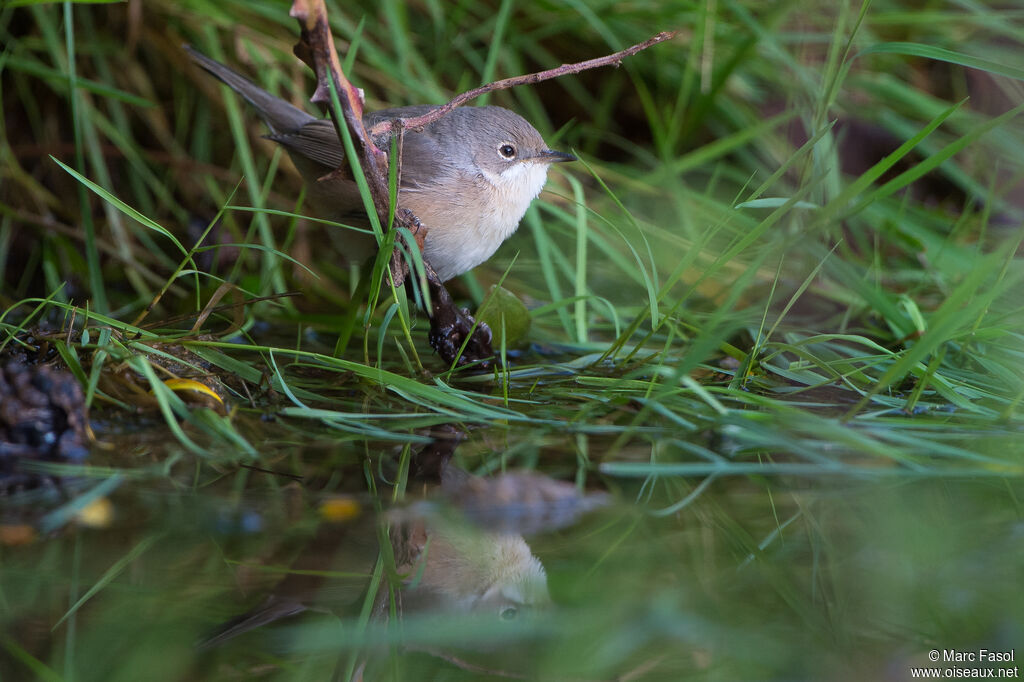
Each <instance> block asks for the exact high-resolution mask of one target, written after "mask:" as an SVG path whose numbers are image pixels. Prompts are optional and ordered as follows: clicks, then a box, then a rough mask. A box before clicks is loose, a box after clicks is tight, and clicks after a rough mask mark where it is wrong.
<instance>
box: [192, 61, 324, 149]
mask: <svg viewBox="0 0 1024 682" xmlns="http://www.w3.org/2000/svg"><path fill="white" fill-rule="evenodd" d="M182 47H184V48H185V51H186V52H188V54H189V56H190V57H192V60H193V61H195V63H196V64H198V65H199V66H201V67H203V68H204V69H206V70H207V71H209V72H210V73H211V74H213V75H214V76H216V77H217V78H218V79H220V80H221V81H222V82H223V83H224V84H225V85H227V86H228V87H229V88H231V89H232V90H234V91H235V92H237V93H238V94H239V95H241V96H242V97H244V98H245V100H246V101H247V102H249V104H251V105H253V106H254V107H255V108H256V111H258V112H259V114H260V116H261V117H262V118H263V120H264V121H265V122H266V124H267V125H268V126H269V127H270V132H272V133H273V134H275V135H280V134H284V133H291V132H295V131H296V130H298V129H299V128H301V127H302V126H304V125H306V124H307V123H309V122H310V121H314V120H316V119H315V118H314V117H313V116H310V115H309V114H307V113H306V112H305V111H303V110H302V109H299V108H298V107H295V106H292V105H291V104H289V103H288V102H286V101H284V100H283V99H281V98H280V97H275V96H274V95H271V94H270V93H269V92H267V91H266V90H264V89H263V88H261V87H260V86H258V85H256V84H255V83H253V82H252V81H251V80H249V79H248V78H246V77H245V76H243V75H242V74H240V73H238V72H237V71H235V70H234V69H231V68H229V67H227V66H224V65H223V64H221V63H220V62H218V61H216V60H214V59H210V58H209V57H207V56H206V55H205V54H203V53H202V52H199V51H197V50H196V49H195V48H193V47H192V46H191V45H183V46H182Z"/></svg>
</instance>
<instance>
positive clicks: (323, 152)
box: [269, 119, 345, 170]
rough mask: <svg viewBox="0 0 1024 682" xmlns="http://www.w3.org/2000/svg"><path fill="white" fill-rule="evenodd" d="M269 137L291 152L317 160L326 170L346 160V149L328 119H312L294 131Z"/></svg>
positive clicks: (340, 164)
mask: <svg viewBox="0 0 1024 682" xmlns="http://www.w3.org/2000/svg"><path fill="white" fill-rule="evenodd" d="M269 137H270V139H271V140H273V141H274V142H277V143H278V144H280V145H281V146H282V147H284V148H285V149H287V150H288V151H289V152H294V153H296V154H299V155H301V156H304V157H306V158H307V159H310V160H312V161H316V162H317V163H319V164H321V165H322V166H324V167H325V169H326V170H333V169H335V168H338V167H340V166H342V164H343V163H344V161H345V151H344V149H342V146H341V140H339V139H338V133H337V131H335V130H334V124H333V123H331V122H330V121H328V120H326V119H317V120H313V121H310V122H309V123H307V124H306V125H304V126H302V127H301V128H299V129H298V130H296V131H295V132H293V133H281V134H279V135H270V136H269Z"/></svg>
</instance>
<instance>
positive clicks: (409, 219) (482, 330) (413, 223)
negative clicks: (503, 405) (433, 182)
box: [391, 208, 494, 369]
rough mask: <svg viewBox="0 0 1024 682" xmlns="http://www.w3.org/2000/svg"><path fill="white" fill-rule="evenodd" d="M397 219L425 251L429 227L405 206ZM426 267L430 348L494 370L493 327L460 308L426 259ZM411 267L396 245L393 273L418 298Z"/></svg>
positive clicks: (449, 358)
mask: <svg viewBox="0 0 1024 682" xmlns="http://www.w3.org/2000/svg"><path fill="white" fill-rule="evenodd" d="M395 218H396V221H398V222H399V223H401V224H404V225H405V226H407V227H408V228H409V230H410V231H411V232H412V233H413V237H414V238H415V239H416V245H417V246H419V247H420V253H423V240H424V238H425V237H426V234H427V231H428V228H427V227H425V226H424V225H423V224H422V223H421V222H420V221H419V219H418V218H417V217H416V216H415V215H413V213H412V212H411V211H409V210H407V209H404V208H400V209H398V212H397V213H396V214H395ZM399 239H401V237H399ZM423 267H424V269H425V270H426V274H427V287H428V288H429V290H430V309H429V310H426V311H425V312H426V313H427V315H429V316H430V336H429V339H430V347H431V348H433V349H434V350H435V351H437V354H438V355H440V356H441V359H443V360H444V361H445V362H447V363H448V364H451V363H453V362H456V359H457V364H458V366H460V367H461V366H462V365H468V364H470V363H479V366H480V367H481V368H483V369H490V367H491V363H492V362H493V356H494V350H493V349H492V348H491V328H490V327H488V326H487V325H486V324H484V323H483V322H477V321H476V320H474V319H473V316H472V315H470V314H469V310H467V309H466V308H462V309H459V308H456V307H455V302H454V301H453V300H452V297H451V294H449V293H448V290H447V289H446V288H445V286H444V283H443V282H441V279H440V278H439V277H438V276H437V273H436V272H434V268H432V267H431V266H430V263H429V262H427V261H426V260H424V261H423ZM409 270H410V268H409V264H408V263H406V262H405V258H403V257H402V254H401V249H398V248H396V249H395V251H394V253H393V254H392V256H391V274H392V276H393V277H394V281H395V283H396V284H397V283H401V282H404V283H405V286H406V291H407V292H408V293H409V296H410V297H411V298H412V299H413V300H415V299H416V296H415V294H414V292H413V291H412V287H414V286H415V283H414V279H415V278H414V277H410V276H409V274H410V273H409ZM467 337H469V342H468V343H466V347H465V349H462V344H463V343H464V342H465V340H466V338H467ZM460 349H462V353H461V354H460V353H459V350H460Z"/></svg>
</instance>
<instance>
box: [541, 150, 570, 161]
mask: <svg viewBox="0 0 1024 682" xmlns="http://www.w3.org/2000/svg"><path fill="white" fill-rule="evenodd" d="M538 156H540V160H541V161H546V162H548V163H562V162H563V161H579V159H577V158H576V157H575V156H573V155H572V154H568V153H566V152H556V151H554V150H551V149H545V150H544V151H542V152H541V153H540V154H539V155H538Z"/></svg>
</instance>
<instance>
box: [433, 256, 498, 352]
mask: <svg viewBox="0 0 1024 682" xmlns="http://www.w3.org/2000/svg"><path fill="white" fill-rule="evenodd" d="M424 265H425V266H426V268H427V286H428V287H430V308H431V309H430V346H431V347H432V348H433V349H434V350H435V351H437V354H438V355H440V356H441V358H442V359H443V360H444V361H445V362H447V363H449V364H451V363H453V362H456V363H457V364H458V365H459V366H462V365H467V364H469V363H479V365H478V366H479V367H481V368H482V369H490V367H491V363H492V362H493V361H494V350H493V349H492V348H491V328H490V327H488V326H487V325H486V324H484V323H483V322H477V321H476V320H474V319H473V317H472V316H471V315H470V314H469V310H467V309H465V308H462V309H461V310H460V309H459V308H456V307H455V302H454V301H452V297H451V294H449V293H448V290H447V289H445V287H444V284H443V283H442V282H441V280H440V278H438V276H437V273H435V272H434V269H433V268H432V267H430V264H429V263H426V262H424ZM467 337H468V338H469V342H468V343H466V347H465V349H463V348H462V344H463V343H464V342H465V341H466V338H467ZM460 350H462V353H461V354H460V353H459V351H460Z"/></svg>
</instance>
